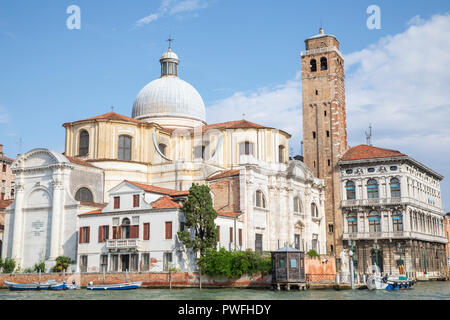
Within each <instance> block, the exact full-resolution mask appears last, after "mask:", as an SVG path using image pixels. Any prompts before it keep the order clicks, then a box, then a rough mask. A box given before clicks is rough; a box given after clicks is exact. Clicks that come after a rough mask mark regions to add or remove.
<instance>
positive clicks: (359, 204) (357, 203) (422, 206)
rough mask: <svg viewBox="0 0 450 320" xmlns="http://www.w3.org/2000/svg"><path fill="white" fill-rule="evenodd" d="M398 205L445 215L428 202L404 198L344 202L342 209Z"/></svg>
mask: <svg viewBox="0 0 450 320" xmlns="http://www.w3.org/2000/svg"><path fill="white" fill-rule="evenodd" d="M398 204H408V205H414V206H416V207H418V208H420V209H422V210H428V211H431V212H434V213H437V214H443V213H444V210H443V209H442V208H440V207H436V206H433V205H430V204H428V203H426V202H423V201H420V200H417V199H414V198H410V197H402V198H376V199H354V200H342V201H341V207H342V208H351V207H364V206H368V207H371V206H385V205H398Z"/></svg>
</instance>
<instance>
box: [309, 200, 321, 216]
mask: <svg viewBox="0 0 450 320" xmlns="http://www.w3.org/2000/svg"><path fill="white" fill-rule="evenodd" d="M311 216H312V217H313V218H318V217H319V210H318V209H317V205H316V204H315V203H314V202H313V203H311Z"/></svg>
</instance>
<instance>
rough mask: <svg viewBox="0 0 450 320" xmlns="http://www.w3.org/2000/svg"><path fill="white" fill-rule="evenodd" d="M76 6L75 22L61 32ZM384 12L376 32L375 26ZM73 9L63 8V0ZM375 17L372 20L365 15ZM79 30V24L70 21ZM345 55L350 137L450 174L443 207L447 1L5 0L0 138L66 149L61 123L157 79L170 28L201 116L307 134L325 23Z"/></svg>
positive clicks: (448, 151) (9, 149) (11, 143)
mask: <svg viewBox="0 0 450 320" xmlns="http://www.w3.org/2000/svg"><path fill="white" fill-rule="evenodd" d="M72 5H76V6H77V7H78V8H79V10H80V16H79V18H80V19H79V21H80V24H79V29H78V28H75V29H73V28H68V22H69V26H70V25H73V24H74V23H75V22H77V21H78V20H73V19H72V17H73V14H74V11H72V10H69V11H68V8H69V7H70V6H72ZM373 5H375V6H377V7H378V8H379V10H380V11H379V13H380V14H379V17H380V20H379V21H380V26H379V28H373V27H371V28H369V26H368V20H369V22H373V21H375V20H373V19H372V15H373V14H374V12H373V11H369V13H368V12H367V10H368V8H369V7H370V6H373ZM69 9H70V8H69ZM369 25H370V24H369ZM75 26H76V24H75ZM321 26H322V27H323V28H324V30H325V33H328V34H333V35H335V36H336V37H337V38H338V39H339V40H340V43H341V48H340V50H341V52H342V53H343V55H344V57H345V70H346V83H345V85H346V102H347V127H348V140H349V144H350V146H355V145H358V144H362V143H365V141H366V140H365V139H366V138H365V131H367V130H368V126H369V124H372V127H373V138H372V144H373V145H374V146H378V147H382V148H389V149H395V150H399V151H401V152H403V153H406V154H408V155H409V156H411V157H413V158H415V159H416V160H418V161H420V162H422V163H423V164H425V165H426V166H428V167H430V168H432V169H433V170H435V171H437V172H439V173H440V174H442V175H443V176H444V177H446V178H445V179H444V180H443V181H442V183H441V190H442V197H443V205H444V208H445V211H446V212H447V211H449V210H450V182H449V181H450V166H449V162H450V161H449V159H450V90H449V89H450V85H449V83H450V54H449V52H450V36H449V34H450V2H449V1H448V0H442V1H441V0H429V1H405V0H396V1H381V0H371V1H365V0H358V1H332V0H329V1H328V0H322V1H320V2H313V1H300V0H280V1H275V0H270V1H269V0H266V1H265V0H258V1H256V0H246V1H237V0H150V1H149V0H146V1H137V0H134V1H122V0H107V1H103V0H96V1H92V0H78V1H74V0H73V1H65V0H59V1H45V0H41V1H29V0H14V1H13V0H4V1H1V2H0V143H1V144H3V145H4V151H5V153H6V155H7V156H10V157H15V156H16V155H17V154H18V153H23V152H26V151H29V150H31V149H33V148H37V147H43V148H50V149H52V150H56V151H60V152H63V151H64V140H65V131H64V128H63V127H62V124H63V123H65V122H70V121H76V120H80V119H84V118H87V117H91V116H95V115H99V114H103V113H106V112H109V111H111V107H114V111H115V112H117V113H121V114H124V115H128V116H131V110H132V106H133V102H134V99H135V97H136V95H137V94H138V92H139V91H140V90H141V89H142V88H143V87H144V86H145V85H146V84H147V83H149V82H150V81H152V80H154V79H156V78H158V77H159V76H160V65H159V59H160V57H161V54H162V53H163V52H164V51H166V49H167V46H168V43H167V41H166V40H167V39H168V38H169V36H172V38H174V39H175V41H174V43H173V45H172V47H173V50H174V51H175V52H176V53H177V54H178V56H179V57H180V60H181V64H180V70H179V75H180V77H181V78H182V79H184V80H186V81H187V82H189V83H190V84H192V85H193V86H194V87H195V88H196V89H197V90H198V92H199V93H200V95H201V96H202V98H203V100H204V102H205V105H206V108H207V110H206V112H207V122H209V123H214V122H223V121H231V120H239V119H242V117H243V114H245V119H247V120H249V121H253V122H256V123H259V124H263V125H267V126H273V127H276V128H279V129H282V130H285V131H287V132H289V133H290V134H292V139H291V142H290V145H291V150H290V151H291V154H292V155H296V154H299V153H300V142H301V139H302V117H301V81H300V77H301V74H300V52H301V51H302V50H304V49H305V48H304V40H305V39H306V38H308V37H310V36H313V35H316V34H317V33H318V31H319V28H320V27H321Z"/></svg>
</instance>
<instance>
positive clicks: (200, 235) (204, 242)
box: [178, 183, 217, 288]
mask: <svg viewBox="0 0 450 320" xmlns="http://www.w3.org/2000/svg"><path fill="white" fill-rule="evenodd" d="M183 213H184V216H185V218H186V221H185V227H186V228H187V230H182V231H180V232H178V238H179V239H180V241H181V242H182V243H183V244H184V245H185V246H186V247H187V248H190V249H192V251H194V252H195V253H198V252H200V257H202V256H203V254H204V252H205V250H206V249H208V248H211V249H216V246H217V227H216V224H215V222H214V220H215V219H216V218H217V212H216V211H215V210H214V208H213V202H212V199H211V194H210V189H209V187H208V186H206V185H198V184H195V183H194V184H193V185H192V187H191V188H190V189H189V195H188V198H187V201H186V202H185V203H184V205H183ZM191 231H193V236H191ZM199 270H200V288H201V286H202V283H201V275H202V271H201V265H199Z"/></svg>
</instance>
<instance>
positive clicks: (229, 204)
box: [209, 177, 240, 212]
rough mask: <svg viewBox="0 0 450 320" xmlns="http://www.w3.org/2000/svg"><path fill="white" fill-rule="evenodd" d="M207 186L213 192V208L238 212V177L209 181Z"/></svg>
mask: <svg viewBox="0 0 450 320" xmlns="http://www.w3.org/2000/svg"><path fill="white" fill-rule="evenodd" d="M209 188H210V189H211V192H212V193H213V194H214V210H219V211H223V212H238V211H239V210H240V205H239V202H240V200H239V195H240V193H239V192H240V189H239V177H232V178H228V179H221V180H217V181H211V182H210V183H209Z"/></svg>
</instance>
